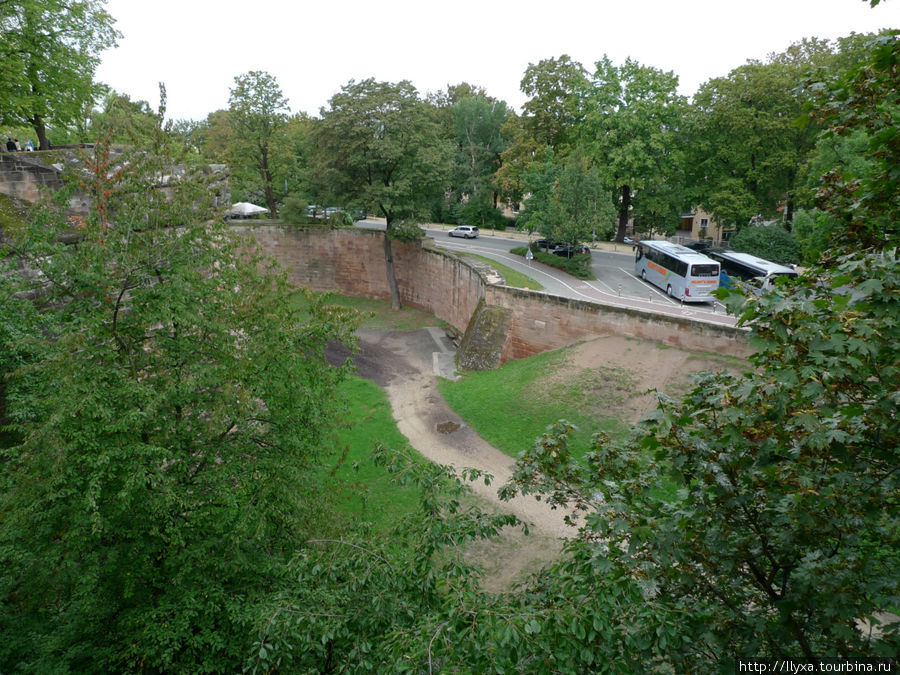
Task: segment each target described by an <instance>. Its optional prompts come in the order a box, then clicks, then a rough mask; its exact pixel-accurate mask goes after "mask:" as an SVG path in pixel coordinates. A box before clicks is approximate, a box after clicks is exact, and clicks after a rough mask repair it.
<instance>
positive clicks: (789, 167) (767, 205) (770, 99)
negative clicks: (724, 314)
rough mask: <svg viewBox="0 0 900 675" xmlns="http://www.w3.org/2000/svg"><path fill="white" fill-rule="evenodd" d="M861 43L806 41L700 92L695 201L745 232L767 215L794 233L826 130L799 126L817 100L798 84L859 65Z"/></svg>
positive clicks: (691, 142) (695, 121)
mask: <svg viewBox="0 0 900 675" xmlns="http://www.w3.org/2000/svg"><path fill="white" fill-rule="evenodd" d="M859 37H860V36H855V37H854V36H851V37H850V38H844V39H842V40H839V41H837V42H836V43H832V42H829V41H826V40H817V39H815V38H812V39H807V40H802V41H801V42H798V43H795V44H793V45H791V46H790V47H789V48H788V49H787V50H785V51H784V52H782V53H780V54H772V55H770V56H769V58H768V59H767V60H766V61H765V62H759V61H748V62H747V63H746V64H745V65H743V66H740V67H738V68H735V69H734V70H732V71H731V72H730V73H729V74H728V76H727V77H723V78H715V79H712V80H710V81H709V82H707V83H705V84H704V85H703V86H701V88H700V90H699V91H698V92H697V94H696V96H695V97H694V100H693V104H692V108H691V113H690V114H689V115H688V116H687V120H688V122H689V123H688V124H687V125H686V126H687V128H686V131H685V136H686V138H687V140H686V141H685V146H686V149H687V151H688V155H689V161H688V162H687V166H688V167H690V168H691V179H690V182H691V184H692V187H693V195H692V196H693V201H694V202H695V203H697V204H699V205H701V206H702V207H703V208H705V209H706V210H707V211H709V212H710V213H712V214H714V216H715V217H716V218H717V219H718V220H720V221H723V222H727V223H733V224H737V225H738V226H739V227H741V226H743V225H745V224H746V223H748V222H749V220H750V218H751V217H753V216H755V215H757V214H761V215H763V216H764V217H768V218H773V217H776V216H780V217H781V218H782V220H783V222H784V223H785V225H786V227H788V229H790V227H791V223H792V221H793V214H794V211H795V209H796V207H797V204H798V203H800V204H802V203H803V201H802V200H803V195H802V194H801V193H802V192H803V184H804V182H805V181H806V178H805V175H806V166H805V165H806V162H807V160H808V158H809V157H810V155H811V153H812V151H813V148H814V145H815V143H816V138H817V135H818V133H819V131H820V130H821V126H820V125H818V124H817V123H812V124H809V123H807V124H800V123H798V122H799V121H800V119H801V117H802V114H803V110H804V106H805V105H806V103H807V102H808V101H809V99H810V95H811V92H809V91H805V90H804V89H803V88H802V87H798V82H803V81H805V80H807V79H809V78H811V77H814V76H813V73H815V72H817V71H822V70H828V71H831V72H842V71H844V70H845V69H846V68H847V67H848V65H849V64H851V63H853V62H855V61H856V60H857V59H858V53H859V51H860V49H861V47H860V46H859V43H860V39H859ZM814 178H816V179H817V178H818V176H815V177H814ZM798 200H799V201H798Z"/></svg>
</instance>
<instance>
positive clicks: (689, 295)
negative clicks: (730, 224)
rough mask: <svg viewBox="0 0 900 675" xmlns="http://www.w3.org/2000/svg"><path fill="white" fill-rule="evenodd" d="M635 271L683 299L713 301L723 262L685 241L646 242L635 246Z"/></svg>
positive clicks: (683, 300)
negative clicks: (688, 244) (678, 242)
mask: <svg viewBox="0 0 900 675" xmlns="http://www.w3.org/2000/svg"><path fill="white" fill-rule="evenodd" d="M635 249H636V251H635V256H634V273H635V275H636V276H639V277H640V278H641V279H643V280H644V281H649V282H650V283H652V284H654V285H655V286H659V287H660V288H662V289H664V290H665V291H666V294H667V295H668V296H669V297H670V298H678V299H679V300H681V301H682V302H712V301H714V300H715V297H714V296H713V292H714V291H715V290H716V289H717V288H718V287H719V263H717V262H716V261H715V260H712V259H711V258H707V257H706V256H705V255H703V254H702V253H697V251H693V250H691V249H689V248H688V247H687V246H682V245H681V244H673V243H672V242H670V241H642V242H640V243H639V244H638V245H637V246H636V247H635Z"/></svg>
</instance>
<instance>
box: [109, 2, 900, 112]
mask: <svg viewBox="0 0 900 675" xmlns="http://www.w3.org/2000/svg"><path fill="white" fill-rule="evenodd" d="M107 10H108V11H109V13H110V14H112V16H114V17H115V18H116V27H117V28H118V29H119V31H120V32H121V33H122V34H123V38H122V39H121V40H120V42H119V47H118V48H116V49H112V50H109V51H107V52H106V53H104V55H103V63H102V64H101V66H100V68H99V70H98V72H97V78H98V79H99V80H101V81H103V82H105V83H107V84H109V85H110V86H112V87H113V88H114V89H115V90H116V91H119V92H122V93H125V94H128V95H129V96H130V97H131V98H132V99H133V100H145V101H148V102H149V103H150V105H151V106H152V107H154V108H155V107H156V106H157V104H158V102H159V96H158V83H159V82H160V81H162V82H165V84H166V90H167V93H168V114H167V116H168V117H170V118H175V119H181V118H185V119H196V120H200V119H205V118H206V116H207V114H209V113H210V112H213V111H215V110H218V109H222V108H227V107H228V96H229V91H230V89H231V88H232V87H233V86H234V78H235V77H236V76H237V75H240V74H242V73H246V72H248V71H251V70H263V71H266V72H268V73H270V74H272V75H274V76H275V78H276V79H277V81H278V84H279V85H280V86H281V89H282V92H283V93H284V95H285V96H286V97H287V98H288V102H289V105H290V108H291V111H292V112H301V111H303V112H307V113H309V114H311V115H318V114H319V110H320V108H321V107H322V106H327V103H328V100H329V99H330V98H331V96H332V95H334V94H335V93H336V92H338V91H339V90H340V88H341V86H343V85H344V84H346V83H347V82H348V81H349V80H351V79H355V80H357V81H359V80H364V79H366V78H368V77H374V78H375V79H377V80H382V81H390V82H396V81H399V80H410V81H412V83H413V84H414V85H415V86H416V87H417V88H418V90H419V91H420V93H422V94H425V93H427V92H432V91H439V90H442V89H445V88H446V86H447V85H448V84H457V83H459V82H468V83H470V84H473V85H477V86H480V87H483V88H484V89H485V90H486V91H487V93H488V94H489V95H491V96H494V97H496V98H498V99H501V100H504V101H506V102H507V103H508V104H509V105H510V106H512V107H514V108H516V109H520V107H521V105H522V104H523V103H524V102H525V96H524V95H523V94H522V93H521V91H520V90H519V83H520V82H521V80H522V76H523V75H524V73H525V69H526V68H527V67H528V64H529V63H537V62H538V61H541V60H542V59H548V58H554V57H558V56H560V55H562V54H568V55H569V56H570V57H572V58H573V59H574V60H576V61H579V62H580V63H581V64H582V65H584V66H585V67H586V68H587V69H588V70H589V71H593V65H594V63H595V62H596V61H598V60H599V59H600V58H602V57H603V55H604V54H607V55H609V57H610V58H611V59H612V61H613V63H615V64H616V65H619V64H621V63H623V62H624V61H625V59H626V58H627V57H631V58H633V59H635V60H637V61H639V62H640V63H642V64H643V65H648V66H653V67H655V68H659V69H662V70H666V71H669V70H671V71H674V72H675V74H676V75H678V77H679V81H680V87H679V89H680V92H681V93H682V94H684V95H686V96H691V95H693V94H694V93H695V92H696V90H697V88H698V87H699V86H700V85H701V84H702V83H704V82H706V81H707V80H709V79H711V78H714V77H721V76H725V75H727V74H728V73H729V71H731V70H732V69H733V68H736V67H738V66H740V65H742V64H744V63H746V62H747V61H748V60H750V59H755V60H765V59H766V57H767V56H768V55H769V54H771V53H773V52H780V51H783V50H784V49H786V48H787V47H788V46H789V45H790V44H791V43H793V42H797V41H799V40H800V39H802V38H804V37H819V38H828V39H833V38H837V37H842V36H846V35H849V34H850V33H853V32H855V33H868V32H875V31H878V30H880V29H882V28H898V27H900V0H882V3H881V4H880V5H878V6H877V7H875V8H871V7H869V4H868V3H867V2H862V1H860V0H740V1H739V0H543V1H540V2H539V1H537V0H449V1H443V2H440V1H437V0H372V1H370V2H361V1H359V0H314V1H310V0H253V1H250V2H248V1H246V0H153V1H152V2H148V1H146V0H107Z"/></svg>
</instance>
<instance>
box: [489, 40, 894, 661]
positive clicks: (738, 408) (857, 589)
mask: <svg viewBox="0 0 900 675" xmlns="http://www.w3.org/2000/svg"><path fill="white" fill-rule="evenodd" d="M896 53H897V45H896V42H895V41H892V40H888V39H884V38H882V39H881V40H880V41H876V42H875V43H874V45H873V48H872V50H871V52H870V58H869V59H868V61H867V63H866V64H865V65H864V66H861V67H860V68H859V69H857V70H855V71H853V72H851V73H849V74H848V75H847V76H845V77H844V78H842V79H841V80H839V81H838V82H835V83H832V84H831V85H830V86H829V87H828V88H827V90H825V91H823V101H824V102H825V103H826V106H825V107H824V108H823V109H821V110H823V112H822V113H820V114H822V115H823V119H826V120H828V121H830V122H831V123H832V124H834V125H835V127H834V132H833V133H847V134H853V133H855V132H856V131H858V130H860V129H866V130H871V129H882V128H883V126H882V125H883V124H884V122H885V120H886V119H887V118H886V117H885V116H883V115H882V114H877V113H875V112H874V111H876V110H881V111H884V110H885V107H887V108H888V109H889V108H890V105H891V103H890V102H891V101H892V100H893V99H894V98H895V97H896V82H895V79H894V78H895V72H896ZM863 93H864V94H865V96H863V95H861V94H863ZM845 125H846V126H845ZM894 139H895V135H894V134H890V133H880V134H879V133H874V134H872V135H871V136H870V144H871V145H870V151H871V153H870V154H871V157H872V158H873V161H874V162H875V164H876V166H877V169H876V171H874V172H873V175H885V176H886V177H887V178H888V179H890V170H891V167H896V166H897V163H898V159H900V158H898V146H897V144H896V142H895V140H894ZM882 171H884V172H886V173H885V174H882V173H881V172H882ZM831 184H832V183H830V182H829V180H828V177H826V182H825V187H826V188H827V187H828V186H829V185H831ZM848 188H849V190H848V191H847V192H844V191H843V190H834V191H826V192H825V193H824V195H823V196H824V197H825V199H824V200H823V202H822V207H823V210H825V211H826V212H828V213H830V214H832V215H833V216H835V217H836V218H837V219H838V220H839V222H842V223H846V222H848V219H849V222H850V223H858V227H856V228H852V227H851V228H848V229H846V230H843V231H836V232H835V236H834V238H833V239H832V245H833V249H832V250H831V251H830V259H828V260H827V261H826V262H827V264H826V265H820V266H816V267H814V268H813V269H812V270H811V272H810V273H809V274H808V275H805V276H803V277H801V278H800V279H799V280H797V281H795V282H793V283H792V284H790V285H785V286H782V287H781V288H780V289H779V292H778V293H769V294H764V295H763V296H761V297H756V296H753V297H751V298H749V299H748V298H745V297H743V296H742V295H741V294H740V293H739V292H738V291H731V292H727V291H723V292H722V293H723V298H724V299H725V301H726V303H727V304H728V306H729V308H730V309H731V310H732V311H734V312H736V313H737V314H738V315H739V317H740V321H741V322H742V323H743V324H744V325H747V326H749V328H750V329H751V331H752V338H751V339H752V342H753V344H754V345H755V347H756V352H755V354H754V355H753V356H752V357H751V361H752V365H753V369H752V370H750V371H749V372H747V373H745V374H744V375H742V376H736V375H732V374H727V373H719V374H707V375H704V376H702V377H701V378H700V379H699V381H698V382H697V387H696V388H695V389H694V390H693V391H691V392H689V393H688V395H687V396H686V397H685V398H684V399H683V400H682V401H680V402H677V401H672V400H669V399H666V398H664V397H661V404H660V407H659V410H658V411H657V413H656V414H655V415H653V416H652V417H651V418H650V419H649V420H648V421H647V422H646V424H645V425H644V426H643V427H642V428H641V430H640V433H638V434H636V435H635V436H634V438H633V439H632V440H631V441H629V442H628V443H627V445H626V446H625V447H617V446H616V445H615V444H612V443H610V442H609V440H608V439H607V438H604V437H597V438H596V439H595V448H594V452H593V453H592V454H590V455H589V456H588V457H587V461H586V464H584V465H582V464H579V463H576V462H575V461H574V460H573V459H572V457H571V455H570V454H569V452H568V436H569V434H570V432H571V429H570V428H569V427H568V426H566V425H565V424H561V425H560V426H558V427H557V428H555V429H554V430H552V431H551V432H550V433H548V434H547V435H546V436H545V437H544V438H543V439H541V441H540V442H539V443H537V444H535V447H534V449H533V450H532V451H530V452H528V453H526V454H524V455H523V457H522V458H521V459H520V460H519V463H518V468H517V471H516V475H515V477H514V483H513V485H511V486H510V487H509V488H508V489H507V490H506V494H513V493H515V492H517V491H522V492H529V493H530V492H537V493H540V494H541V495H542V497H543V498H544V499H547V500H548V501H549V502H550V503H551V504H558V505H568V506H570V507H572V508H573V509H574V510H575V513H579V514H582V515H583V516H584V519H583V521H581V522H583V525H582V527H581V530H580V534H579V538H578V539H577V540H576V541H574V542H572V543H571V544H570V545H569V546H568V547H567V553H568V555H567V556H566V558H565V559H564V560H563V561H562V562H561V563H559V564H558V565H554V566H553V567H551V568H550V569H548V570H547V572H546V573H545V574H543V575H542V576H541V577H540V580H539V583H538V584H537V585H536V586H535V587H534V591H533V593H534V595H532V596H530V599H531V600H532V601H533V602H534V603H535V608H537V607H540V608H541V609H542V610H544V611H546V612H547V613H548V614H547V615H545V616H546V617H547V618H546V619H544V620H543V621H542V622H540V624H539V630H534V631H533V635H536V636H537V638H536V639H537V640H538V641H540V642H541V643H543V644H545V645H549V644H553V643H554V642H557V641H560V640H566V639H571V635H575V636H576V637H580V636H582V635H583V636H585V637H584V638H582V639H581V640H580V645H582V646H583V649H582V650H581V651H578V650H576V649H574V648H572V649H569V650H567V654H566V658H567V666H568V667H570V668H571V669H572V670H576V671H577V670H579V669H586V668H588V667H590V664H592V663H598V657H599V658H600V659H601V660H600V661H599V662H601V663H602V662H603V660H606V659H612V660H614V661H615V662H616V663H617V667H618V668H620V669H621V670H626V671H628V670H631V671H644V670H646V667H647V664H653V665H654V666H656V667H659V668H665V667H666V666H668V667H670V668H674V669H675V670H676V671H677V672H682V671H685V672H686V671H690V670H693V669H694V666H695V665H696V663H697V662H698V661H701V660H702V662H705V663H714V662H719V663H720V664H721V666H723V667H728V664H727V661H726V660H727V659H729V658H738V657H759V656H774V657H779V656H781V657H783V656H802V658H804V659H807V660H812V659H814V658H815V657H820V656H825V655H827V656H839V657H862V656H882V657H893V656H895V655H896V654H897V653H898V650H900V625H898V624H897V623H896V622H887V623H885V622H884V618H885V615H884V612H885V611H889V610H891V609H892V608H895V607H896V605H897V598H898V595H900V579H898V577H897V575H896V569H897V566H898V564H900V556H898V551H900V545H898V544H900V516H898V514H900V510H898V508H897V507H898V503H900V480H898V475H897V471H896V466H897V461H898V457H897V449H898V447H900V423H898V419H897V416H896V414H895V409H896V402H897V400H898V396H900V390H898V382H900V377H898V376H900V372H898V370H897V364H898V363H900V358H898V357H900V353H898V349H900V347H898V345H900V324H898V322H897V316H898V315H900V306H898V302H900V264H898V263H900V260H898V253H897V248H896V245H895V244H896V239H895V238H892V237H893V235H892V234H891V230H884V229H881V228H880V227H878V226H877V225H875V226H869V225H868V223H871V222H873V221H874V222H876V223H878V225H881V226H883V225H885V224H886V223H888V222H890V220H891V219H892V218H893V219H895V218H896V217H897V201H896V194H895V193H893V192H891V191H890V187H889V186H888V189H883V187H882V186H881V185H879V184H878V183H877V182H876V181H874V180H873V181H868V180H860V181H859V182H858V183H856V182H854V183H852V184H848ZM851 195H852V198H853V200H854V201H853V203H852V205H853V209H852V211H853V213H852V214H847V215H846V216H845V215H844V213H845V209H847V208H848V206H849V203H848V201H847V200H848V199H849V198H850V196H851ZM879 220H880V221H881V222H880V223H879V222H878V221H879ZM875 242H877V244H876V245H873V244H874V243H875ZM885 243H887V244H889V245H891V246H890V247H889V248H884V244H885ZM587 588H589V589H590V593H589V594H587V595H586V594H585V589H587ZM586 597H589V598H590V600H586V599H585V598H586ZM534 611H535V613H537V609H535V610H534ZM867 626H874V627H876V629H874V630H869V629H868V628H867ZM586 640H587V643H585V641H586ZM537 648H540V647H537ZM579 659H581V661H580V662H579Z"/></svg>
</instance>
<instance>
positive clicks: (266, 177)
mask: <svg viewBox="0 0 900 675" xmlns="http://www.w3.org/2000/svg"><path fill="white" fill-rule="evenodd" d="M259 169H260V175H261V177H262V180H263V189H264V190H265V194H266V208H268V209H269V218H277V217H278V206H277V205H276V204H275V191H274V190H273V189H272V172H271V171H269V148H268V147H266V146H263V147H262V148H260V167H259Z"/></svg>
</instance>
